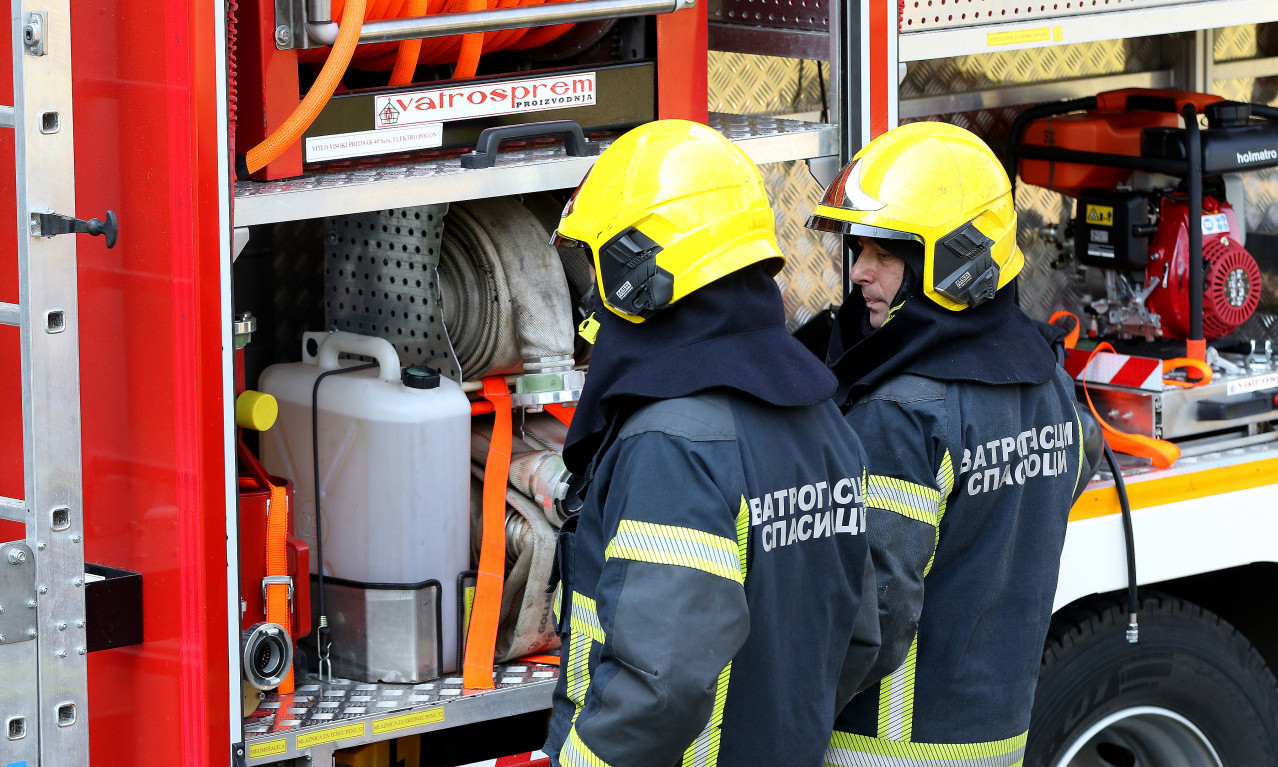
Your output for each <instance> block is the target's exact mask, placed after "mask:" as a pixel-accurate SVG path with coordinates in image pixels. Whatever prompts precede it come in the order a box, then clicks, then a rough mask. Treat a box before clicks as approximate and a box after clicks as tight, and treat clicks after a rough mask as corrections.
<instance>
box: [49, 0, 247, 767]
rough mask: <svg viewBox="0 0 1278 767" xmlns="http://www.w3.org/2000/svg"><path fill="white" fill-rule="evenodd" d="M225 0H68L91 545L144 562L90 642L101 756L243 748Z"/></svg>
mask: <svg viewBox="0 0 1278 767" xmlns="http://www.w3.org/2000/svg"><path fill="white" fill-rule="evenodd" d="M220 7H221V4H217V3H206V2H201V1H200V0H162V1H161V2H158V3H157V2H154V1H152V2H141V1H140V0H118V1H117V0H72V66H73V71H74V76H73V89H74V96H75V99H76V102H75V115H74V120H75V136H76V156H75V162H76V177H77V187H76V209H77V212H78V213H79V215H80V216H81V217H86V216H88V215H100V214H101V213H103V212H104V211H105V210H106V209H107V208H113V209H114V210H115V211H116V213H117V215H118V216H119V221H120V237H119V243H118V244H117V246H116V248H115V249H114V250H107V249H106V248H105V247H104V246H103V244H102V242H101V238H89V237H83V236H81V238H80V241H79V252H78V259H79V267H80V268H79V280H80V317H81V328H80V358H81V370H82V377H81V413H82V421H83V445H84V452H83V455H84V504H85V526H86V535H85V545H86V558H87V559H88V560H89V561H93V562H99V563H102V564H106V565H111V566H114V567H120V568H124V569H128V570H134V571H137V572H140V573H142V582H143V621H144V625H143V633H144V642H143V644H141V645H138V646H134V647H127V648H119V649H114V650H107V651H103V652H99V653H94V654H92V655H90V656H89V712H88V718H89V732H90V753H91V757H92V763H93V764H94V765H95V767H98V766H99V765H108V766H109V765H151V764H190V765H204V764H210V765H212V764H216V765H225V764H228V763H229V762H230V745H229V744H230V738H229V736H228V733H229V732H230V720H229V711H228V701H229V699H230V692H229V689H230V688H229V684H230V681H231V680H229V679H228V672H227V665H228V659H227V640H226V637H227V625H226V621H227V617H226V612H227V608H226V605H227V595H226V554H225V552H226V532H225V513H226V512H225V509H226V498H225V497H224V496H225V490H224V476H225V466H224V460H225V459H224V435H223V386H222V358H221V355H222V334H223V327H222V324H223V320H222V317H221V284H220V277H219V274H220V266H219V262H220V258H221V257H220V255H219V241H220V234H221V232H220V228H221V224H220V222H219V217H218V199H219V197H221V196H222V195H223V194H224V193H225V191H226V190H225V189H224V188H221V187H220V186H219V184H218V177H217V168H218V163H219V162H220V161H221V160H222V158H223V157H225V153H226V150H227V147H226V146H225V145H224V144H223V143H222V142H221V141H219V138H218V135H217V110H218V108H219V106H220V105H219V103H218V97H217V92H216V72H217V62H216V52H217V47H218V46H219V45H220V44H221V43H220V41H219V40H218V39H217V35H216V26H215V23H216V20H217V14H218V13H219V12H220Z"/></svg>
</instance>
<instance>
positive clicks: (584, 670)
mask: <svg viewBox="0 0 1278 767" xmlns="http://www.w3.org/2000/svg"><path fill="white" fill-rule="evenodd" d="M593 647H594V643H593V642H592V641H591V639H590V637H588V636H586V635H585V634H582V633H579V632H573V633H572V634H571V635H570V636H569V638H568V665H567V666H566V667H565V668H564V675H565V679H564V687H565V690H564V691H565V693H566V694H567V696H568V700H569V701H571V702H572V705H573V715H572V719H573V721H574V722H575V721H577V716H578V715H579V714H581V710H582V709H583V708H585V706H586V690H587V689H589V688H590V650H591V648H593Z"/></svg>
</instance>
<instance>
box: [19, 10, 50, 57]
mask: <svg viewBox="0 0 1278 767" xmlns="http://www.w3.org/2000/svg"><path fill="white" fill-rule="evenodd" d="M48 29H49V14H47V13H45V12H44V11H34V12H32V13H28V14H27V23H26V24H24V25H23V27H22V47H23V48H25V49H26V51H27V55H29V56H43V55H45V54H46V53H48V51H46V50H45V47H44V39H45V32H46V31H47V30H48Z"/></svg>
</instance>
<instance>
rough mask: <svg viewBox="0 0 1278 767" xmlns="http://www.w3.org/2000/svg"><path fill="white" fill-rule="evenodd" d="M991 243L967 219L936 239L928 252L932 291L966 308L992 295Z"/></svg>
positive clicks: (996, 272) (994, 279) (994, 288)
mask: <svg viewBox="0 0 1278 767" xmlns="http://www.w3.org/2000/svg"><path fill="white" fill-rule="evenodd" d="M993 245H994V241H993V240H991V239H990V238H989V237H986V236H985V235H984V234H982V233H981V230H979V229H977V228H976V227H975V226H974V225H973V224H972V222H971V221H969V222H967V223H966V224H963V225H962V226H960V227H959V228H958V229H955V230H954V231H952V232H950V233H949V234H947V235H945V236H944V237H942V238H941V239H939V240H937V241H936V247H935V249H934V251H933V255H932V280H933V283H934V287H935V289H936V291H937V292H938V293H940V294H941V295H943V296H945V297H946V298H948V299H950V300H951V301H955V302H957V303H960V304H963V305H964V306H966V307H967V308H969V309H970V308H972V307H974V306H979V305H980V304H983V303H985V302H986V301H989V300H990V299H992V298H994V293H995V291H997V290H998V275H999V268H998V264H997V263H996V262H995V261H994V257H993V256H992V255H991V254H990V248H991V247H993Z"/></svg>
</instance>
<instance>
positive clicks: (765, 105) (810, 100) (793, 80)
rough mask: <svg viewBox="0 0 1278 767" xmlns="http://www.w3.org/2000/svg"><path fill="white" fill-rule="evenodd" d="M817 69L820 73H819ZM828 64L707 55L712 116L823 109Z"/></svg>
mask: <svg viewBox="0 0 1278 767" xmlns="http://www.w3.org/2000/svg"><path fill="white" fill-rule="evenodd" d="M818 68H819V70H818ZM829 71H830V70H829V64H827V63H826V62H824V61H822V62H816V61H808V60H805V59H788V58H781V57H778V56H757V55H754V54H749V53H725V52H723V51H710V57H709V62H708V66H707V76H708V87H709V104H710V111H711V112H730V113H733V114H766V115H775V114H795V113H803V112H817V111H819V110H820V109H821V108H822V91H823V90H824V89H823V88H822V87H821V85H822V83H825V82H828V80H829V78H828V74H829Z"/></svg>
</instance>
